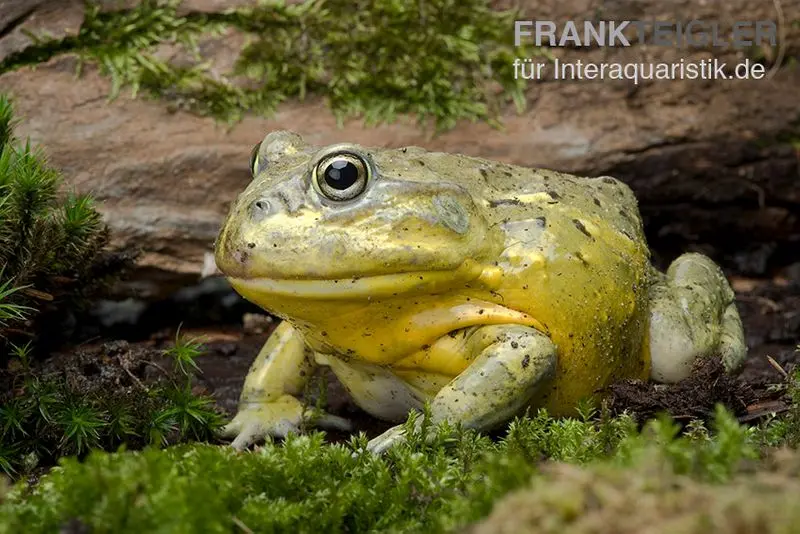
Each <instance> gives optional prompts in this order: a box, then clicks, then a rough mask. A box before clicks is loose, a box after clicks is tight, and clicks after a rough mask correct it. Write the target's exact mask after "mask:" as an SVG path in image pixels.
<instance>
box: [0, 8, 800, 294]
mask: <svg viewBox="0 0 800 534" xmlns="http://www.w3.org/2000/svg"><path fill="white" fill-rule="evenodd" d="M6 3H8V2H6ZM241 3H242V2H232V1H219V2H214V1H213V0H205V1H202V2H201V1H200V0H197V1H195V2H194V4H197V5H196V6H195V8H194V9H197V10H202V11H210V10H214V9H226V8H228V7H230V6H231V5H234V4H241ZM28 4H29V5H31V6H33V7H32V8H30V9H32V11H30V13H31V14H29V15H28V16H27V18H26V20H27V21H29V22H30V21H33V20H35V16H36V13H37V12H36V11H35V10H36V4H42V5H41V6H39V7H38V8H39V9H53V5H54V4H53V3H47V2H28ZM498 4H500V2H498ZM529 4H532V5H533V4H535V6H536V7H535V8H534V7H531V6H529V7H528V9H527V16H526V18H530V19H550V20H566V19H580V18H581V17H593V16H595V17H599V18H604V19H612V18H615V17H618V18H627V19H630V18H650V17H659V18H660V19H662V20H672V19H674V18H676V17H677V16H678V15H676V13H680V16H679V18H680V19H683V20H690V19H692V18H698V19H704V20H708V19H712V18H713V19H719V20H722V21H724V22H725V23H726V24H730V22H731V21H732V20H763V19H773V20H774V19H775V15H774V13H772V9H773V4H772V3H771V2H763V3H758V4H759V5H758V6H755V5H753V3H752V2H745V1H740V0H733V1H730V2H721V1H720V2H713V1H703V0H691V1H690V0H681V1H680V2H676V3H675V5H670V7H669V8H664V7H663V5H662V4H661V3H656V2H647V1H637V0H617V1H614V2H611V1H609V2H577V1H571V2H560V3H559V2H556V1H554V0H553V1H549V2H541V3H533V2H529ZM587 4H591V5H590V6H587ZM677 4H681V6H682V9H680V10H679V9H678V7H676V6H677ZM761 4H763V5H761ZM2 5H3V2H0V6H2ZM63 5H64V6H65V7H64V9H66V6H67V5H68V3H67V2H65V3H63ZM598 6H599V7H602V10H601V11H599V12H598V11H597V9H598ZM782 8H783V13H784V18H785V19H786V20H787V21H793V20H800V1H797V0H794V1H785V2H783V3H782ZM0 13H4V10H3V9H0ZM24 13H26V11H24V10H23V14H24ZM65 13H66V12H65ZM21 16H22V15H18V16H17V18H13V17H12V20H17V21H18V20H19V17H21ZM65 16H66V15H65ZM4 18H8V17H7V16H4ZM4 18H0V28H2V24H1V23H2V22H3V20H4ZM15 31H16V30H14V29H11V30H9V27H8V24H7V27H6V29H5V30H1V29H0V32H3V33H2V34H0V35H2V38H0V50H2V47H3V46H4V45H3V43H4V42H5V41H7V40H8V39H9V38H10V37H12V36H13V34H14V32H15ZM512 31H513V30H512V29H511V28H509V35H511V33H512ZM798 34H800V30H799V29H792V30H790V31H789V32H788V34H787V38H786V42H787V43H788V46H786V47H785V48H784V50H783V52H779V51H778V50H772V49H770V50H762V51H761V53H762V55H763V56H764V57H766V58H767V59H768V60H769V59H770V58H772V59H773V60H774V59H775V58H776V57H777V56H779V55H780V54H782V55H783V56H784V57H789V56H796V55H797V54H798V47H799V46H800V37H798ZM240 38H241V36H239V35H236V34H235V33H234V34H231V36H230V39H240ZM226 39H227V38H226V37H225V36H223V37H222V38H217V43H218V46H216V47H212V48H213V49H209V51H208V53H209V56H210V57H214V58H215V61H217V62H220V63H221V64H225V65H230V64H232V60H233V58H232V57H231V54H232V52H231V51H232V50H235V49H236V47H232V46H226ZM215 51H216V52H215ZM553 53H554V55H555V56H557V57H560V58H561V59H563V60H570V61H572V60H576V59H582V60H584V61H595V62H599V61H605V62H609V61H623V62H633V61H638V62H642V61H645V62H653V61H678V60H680V58H686V60H687V61H688V60H689V59H693V60H699V59H703V58H709V57H711V56H710V54H709V52H700V51H692V50H676V49H674V48H671V47H654V46H639V45H636V46H632V47H630V48H615V49H611V48H604V49H598V48H594V49H577V48H570V49H564V48H562V49H554V50H553ZM714 53H715V54H716V55H717V57H719V58H721V59H724V60H728V61H731V62H735V61H740V60H744V59H747V58H748V57H750V56H748V55H746V54H744V53H734V52H731V51H727V52H714ZM748 54H750V55H751V56H752V55H753V54H755V52H748ZM768 62H769V61H768ZM75 67H76V61H75V58H74V57H71V56H69V55H61V56H57V57H55V58H53V59H52V60H50V61H49V62H47V63H45V64H41V65H38V66H36V68H32V67H24V68H20V69H18V70H14V71H11V72H7V73H4V74H2V75H0V91H10V92H11V94H12V96H13V97H14V99H15V104H16V108H17V110H18V114H19V117H20V119H21V121H22V122H21V124H20V126H19V128H18V134H19V135H21V136H30V138H31V140H32V141H33V142H35V143H38V144H41V145H43V147H44V149H45V151H46V153H47V154H48V155H49V158H50V161H51V163H52V164H53V165H54V166H56V167H57V168H59V169H60V170H61V171H62V172H63V173H64V175H65V177H66V179H67V181H68V183H69V184H70V186H72V187H74V188H76V189H78V190H80V191H91V192H92V193H93V194H94V195H95V196H96V197H97V198H98V199H99V200H101V202H102V203H101V208H102V211H103V213H104V214H105V216H106V218H107V220H108V222H109V224H110V226H111V228H112V230H113V232H114V236H115V240H116V243H117V244H119V245H124V246H130V247H137V248H141V249H142V250H143V252H144V254H143V256H142V258H141V266H142V268H143V269H148V272H150V273H152V270H153V269H156V270H159V271H161V272H162V273H163V275H164V276H160V277H158V278H157V280H158V281H157V282H154V283H155V284H157V285H156V286H152V287H144V286H142V285H139V286H137V287H138V289H137V292H138V293H139V295H140V296H148V295H155V294H158V293H159V292H163V291H165V288H171V287H174V284H176V283H180V281H181V280H184V281H185V280H186V277H197V276H199V274H200V273H201V271H203V268H204V264H205V265H206V268H207V253H209V252H210V251H211V250H212V246H213V241H214V238H215V236H216V233H217V230H218V228H219V225H220V222H221V221H222V218H223V217H224V215H225V213H226V211H227V207H228V204H229V203H230V201H231V200H232V199H234V198H235V196H236V195H237V194H238V193H239V192H240V191H241V190H242V189H243V188H244V187H245V186H246V185H247V183H248V181H249V179H250V177H249V174H248V171H247V162H248V156H249V152H250V149H251V147H252V146H253V145H254V144H255V143H256V142H258V141H259V140H260V139H261V138H262V137H263V135H264V134H265V133H266V132H268V131H270V130H275V129H291V130H294V131H297V132H298V133H300V134H302V135H303V136H304V137H305V138H306V139H307V140H308V141H310V142H312V143H318V144H327V143H333V142H341V141H352V142H357V143H362V144H366V145H380V146H391V147H398V146H404V145H420V146H424V147H426V148H428V149H433V150H443V151H449V152H461V153H465V154H469V155H474V156H481V157H487V158H492V159H497V160H501V161H505V162H509V163H514V164H519V165H527V166H540V167H548V168H555V169H559V170H563V171H566V172H572V173H578V174H585V175H603V174H610V175H614V176H618V177H620V178H622V179H623V180H625V181H626V182H627V183H629V184H630V185H631V186H632V187H633V188H634V190H635V191H636V193H637V195H638V197H639V199H640V203H641V208H642V212H643V214H644V216H645V219H646V222H647V227H648V234H649V238H650V240H651V243H652V244H653V245H654V248H655V249H656V250H657V252H658V253H659V256H657V259H666V260H668V259H670V258H671V257H672V256H674V255H675V254H677V253H678V252H680V251H682V250H685V249H687V248H694V249H698V250H703V251H706V252H708V253H710V254H712V255H713V256H714V257H715V258H716V259H717V260H719V261H721V262H722V263H723V264H724V265H725V266H726V267H727V268H729V269H731V270H736V271H739V272H744V273H749V274H765V273H766V272H767V271H768V270H769V269H771V268H773V267H776V266H783V265H788V264H791V263H793V262H796V261H798V259H800V258H798V249H800V165H799V163H798V162H799V161H800V145H799V144H798V143H800V96H798V95H800V69H798V67H797V63H796V62H795V63H794V66H793V65H792V62H790V61H785V62H784V66H783V67H782V68H781V69H778V70H777V72H775V73H773V74H772V75H770V78H769V79H763V80H736V81H734V80H711V81H708V80H705V81H704V80H664V81H646V82H642V83H639V84H638V85H636V84H633V83H632V82H629V81H620V80H605V81H599V80H554V79H553V77H552V76H546V77H545V79H543V80H540V81H532V82H530V85H529V89H528V91H527V100H528V109H527V111H526V112H525V113H524V114H523V115H517V114H515V113H514V111H513V110H509V111H508V112H507V113H506V114H505V115H504V117H503V122H504V129H502V130H498V129H492V128H491V127H489V126H488V125H485V124H471V123H464V124H460V125H459V126H457V127H456V128H455V129H453V130H451V131H448V132H445V133H444V134H441V135H439V136H436V137H431V136H430V135H429V133H428V132H424V131H422V130H420V129H419V128H418V127H417V126H416V125H415V124H413V123H412V122H410V121H406V122H403V121H401V122H398V123H395V124H391V125H384V126H379V127H376V128H367V127H364V126H363V125H362V124H361V123H360V121H357V120H351V121H348V122H346V123H345V125H344V127H343V128H341V129H339V128H337V126H336V121H335V119H334V117H333V115H332V114H331V113H330V112H329V111H328V109H327V108H326V105H325V103H324V102H323V101H321V100H310V101H309V100H307V101H305V102H302V103H300V102H294V103H286V104H284V105H282V106H280V108H279V110H278V113H277V114H276V115H275V116H274V117H271V118H268V119H267V118H256V117H247V118H245V119H244V120H243V121H242V122H241V123H239V124H236V125H235V126H233V127H231V128H228V127H226V126H224V125H221V124H216V123H214V121H213V120H212V119H208V118H202V117H198V116H194V115H192V114H189V113H186V112H182V111H173V110H170V108H169V107H168V105H167V104H166V103H165V102H161V101H157V100H149V99H145V98H139V99H132V98H130V97H128V96H127V94H125V93H123V95H121V96H120V97H119V98H118V99H116V100H114V101H109V100H108V99H107V95H108V94H109V92H110V89H111V84H110V81H109V80H108V79H106V78H104V77H103V76H101V75H100V74H99V73H98V71H97V70H96V68H93V67H88V68H84V71H83V74H82V76H81V77H80V78H76V77H75ZM204 262H205V263H204ZM154 280H156V279H155V278H154Z"/></svg>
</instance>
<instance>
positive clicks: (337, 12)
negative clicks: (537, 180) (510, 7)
mask: <svg viewBox="0 0 800 534" xmlns="http://www.w3.org/2000/svg"><path fill="white" fill-rule="evenodd" d="M180 3H181V2H180V0H144V1H142V2H140V3H139V4H138V5H136V6H135V7H134V8H133V9H130V10H126V11H113V12H108V11H102V10H101V9H100V7H99V6H98V5H95V4H93V3H89V4H88V7H87V13H86V17H85V20H84V23H83V25H82V27H81V29H80V31H79V33H78V35H77V36H74V37H68V38H65V39H63V40H47V39H45V40H41V41H40V42H39V43H38V45H36V46H33V47H30V48H28V49H27V50H25V51H22V52H20V53H18V54H16V55H14V56H11V57H9V58H7V59H6V60H5V61H4V62H2V63H0V73H2V72H3V71H7V70H11V69H14V68H17V67H19V66H21V65H25V64H31V63H38V62H41V61H43V60H45V59H47V58H49V57H51V56H53V55H57V54H61V53H67V52H71V53H75V54H77V55H78V57H79V58H80V59H81V61H83V62H90V63H93V64H97V65H99V67H100V69H101V71H102V72H103V73H105V74H106V75H108V76H110V77H111V79H112V85H113V87H112V96H114V95H116V94H117V93H118V92H119V90H120V89H121V88H122V87H130V88H131V89H132V90H133V92H134V94H136V93H138V92H139V91H143V92H145V93H146V94H149V95H151V96H154V97H157V98H162V99H167V100H169V101H170V102H171V103H172V105H174V106H175V107H179V108H185V109H190V110H192V111H195V112H198V113H201V114H205V115H210V116H213V117H215V118H217V119H220V120H225V121H229V122H230V121H236V120H239V119H240V118H241V117H242V115H243V114H244V113H259V114H262V115H270V114H272V113H273V112H274V111H275V109H276V107H277V105H278V104H280V103H281V102H283V101H285V100H287V99H290V98H297V99H301V100H302V99H304V98H306V97H308V96H318V97H323V98H325V99H326V100H327V101H328V103H329V105H330V107H331V109H332V111H333V112H334V113H335V115H336V116H337V118H338V119H339V121H340V122H341V121H342V120H344V119H345V118H346V117H361V118H363V119H364V120H365V122H366V123H367V124H376V123H380V122H390V121H393V120H395V119H396V118H397V117H398V116H399V115H405V114H408V115H411V116H416V117H417V119H418V121H419V122H420V123H427V122H429V121H431V122H433V123H434V125H435V127H436V129H437V130H442V129H446V128H451V127H452V126H454V125H455V124H456V122H457V121H458V120H472V121H478V120H481V121H490V122H492V123H493V124H495V125H497V124H498V123H497V121H496V117H497V115H498V113H499V111H500V110H501V108H502V107H503V106H504V105H506V104H508V103H509V102H514V103H515V104H516V105H517V108H518V109H519V110H520V111H521V110H522V109H523V107H524V103H525V99H524V95H523V89H524V82H523V81H522V80H517V79H515V78H514V75H513V60H514V58H515V57H517V56H522V55H525V56H529V55H530V52H529V51H527V50H525V49H523V48H516V47H514V46H512V45H510V44H509V42H511V40H512V38H513V28H514V23H513V21H514V19H515V18H516V16H517V14H516V12H513V11H502V12H501V11H496V10H493V9H491V8H490V4H489V2H487V1H486V0H466V1H460V2H458V1H454V0H425V1H420V2H398V1H396V0H377V1H367V0H358V1H356V2H352V1H347V0H309V1H307V2H304V3H300V4H291V5H286V4H285V3H284V2H282V1H275V2H263V3H259V4H258V5H256V6H252V7H241V8H237V9H234V10H231V11H228V12H226V13H219V14H203V13H189V14H186V15H178V11H177V8H178V6H179V5H180ZM229 30H236V31H239V32H243V33H245V34H246V35H247V36H248V38H249V42H248V43H247V44H246V45H245V46H244V48H243V49H242V50H241V52H240V55H239V57H238V60H237V62H236V65H235V67H234V69H233V71H232V72H230V73H226V74H225V75H223V76H220V75H219V74H215V73H212V71H211V69H210V67H209V66H208V65H207V64H204V63H202V62H201V58H200V56H199V54H198V49H197V46H196V43H197V42H198V41H199V40H201V39H204V38H207V37H213V36H215V35H218V34H220V33H222V32H225V31H229ZM164 43H169V44H177V45H179V46H182V47H183V50H184V52H185V55H186V57H187V58H192V57H193V58H194V61H195V63H194V64H190V65H186V64H185V63H186V62H184V64H182V65H176V64H173V63H170V62H169V61H165V60H164V59H162V58H161V57H159V56H158V55H157V54H156V48H157V47H158V46H159V45H161V44H164Z"/></svg>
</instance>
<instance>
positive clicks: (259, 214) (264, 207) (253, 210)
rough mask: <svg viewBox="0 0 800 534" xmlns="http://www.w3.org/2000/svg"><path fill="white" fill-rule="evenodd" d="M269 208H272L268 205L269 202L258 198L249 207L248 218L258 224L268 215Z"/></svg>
mask: <svg viewBox="0 0 800 534" xmlns="http://www.w3.org/2000/svg"><path fill="white" fill-rule="evenodd" d="M271 208H272V206H271V205H270V203H269V200H266V199H263V198H260V199H258V200H256V201H255V202H253V203H252V204H251V205H250V216H251V217H252V218H253V220H254V221H255V222H258V221H260V220H261V219H263V218H264V217H266V216H267V215H269V211H270V209H271Z"/></svg>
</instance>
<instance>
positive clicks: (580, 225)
mask: <svg viewBox="0 0 800 534" xmlns="http://www.w3.org/2000/svg"><path fill="white" fill-rule="evenodd" d="M572 223H573V224H574V225H575V227H576V228H577V229H578V230H580V231H581V232H583V233H584V234H585V235H586V237H592V234H590V233H589V230H587V229H586V227H585V226H584V225H583V223H582V222H581V221H579V220H578V219H572Z"/></svg>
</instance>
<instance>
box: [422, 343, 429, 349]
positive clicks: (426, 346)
mask: <svg viewBox="0 0 800 534" xmlns="http://www.w3.org/2000/svg"><path fill="white" fill-rule="evenodd" d="M429 348H431V346H430V345H428V344H427V343H426V344H425V345H422V350H428V349H429Z"/></svg>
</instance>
